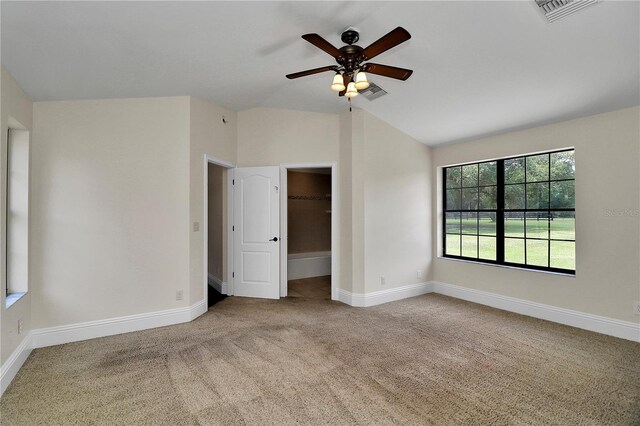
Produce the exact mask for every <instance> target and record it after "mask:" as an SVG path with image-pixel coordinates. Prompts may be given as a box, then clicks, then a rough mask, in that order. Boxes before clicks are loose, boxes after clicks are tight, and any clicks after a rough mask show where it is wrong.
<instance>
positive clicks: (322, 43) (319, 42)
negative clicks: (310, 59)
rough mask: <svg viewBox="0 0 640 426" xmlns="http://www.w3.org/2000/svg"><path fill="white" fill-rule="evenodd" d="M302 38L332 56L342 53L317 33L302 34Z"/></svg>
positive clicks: (335, 56)
mask: <svg viewBox="0 0 640 426" xmlns="http://www.w3.org/2000/svg"><path fill="white" fill-rule="evenodd" d="M302 38H303V39H305V40H307V41H308V42H309V43H311V44H313V45H314V46H315V47H317V48H319V49H322V50H324V51H325V52H327V53H328V54H329V55H331V56H333V57H334V58H337V57H338V56H341V55H342V53H340V51H339V50H338V49H337V48H336V47H335V46H334V45H333V44H331V43H329V42H328V41H327V40H325V39H323V38H322V37H320V36H319V35H318V34H305V35H303V36H302Z"/></svg>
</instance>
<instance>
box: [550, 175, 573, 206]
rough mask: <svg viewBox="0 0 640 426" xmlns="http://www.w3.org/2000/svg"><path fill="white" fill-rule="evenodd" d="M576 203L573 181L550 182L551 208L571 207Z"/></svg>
mask: <svg viewBox="0 0 640 426" xmlns="http://www.w3.org/2000/svg"><path fill="white" fill-rule="evenodd" d="M575 205H576V194H575V191H574V181H572V180H564V181H561V182H551V208H552V209H572V208H574V207H575Z"/></svg>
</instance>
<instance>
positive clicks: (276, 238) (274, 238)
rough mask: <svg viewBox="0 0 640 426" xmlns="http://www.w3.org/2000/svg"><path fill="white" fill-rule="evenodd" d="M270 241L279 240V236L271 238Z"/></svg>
mask: <svg viewBox="0 0 640 426" xmlns="http://www.w3.org/2000/svg"><path fill="white" fill-rule="evenodd" d="M269 241H278V237H273V238H272V239H270V240H269Z"/></svg>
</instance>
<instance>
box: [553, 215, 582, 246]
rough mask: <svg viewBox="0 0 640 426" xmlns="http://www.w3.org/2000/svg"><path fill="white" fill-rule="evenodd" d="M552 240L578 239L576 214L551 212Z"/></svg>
mask: <svg viewBox="0 0 640 426" xmlns="http://www.w3.org/2000/svg"><path fill="white" fill-rule="evenodd" d="M551 217H552V220H551V222H550V225H551V239H554V240H575V239H576V214H575V213H574V212H551Z"/></svg>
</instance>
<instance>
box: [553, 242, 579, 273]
mask: <svg viewBox="0 0 640 426" xmlns="http://www.w3.org/2000/svg"><path fill="white" fill-rule="evenodd" d="M551 267H552V268H561V269H576V243H574V242H566V241H551Z"/></svg>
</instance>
